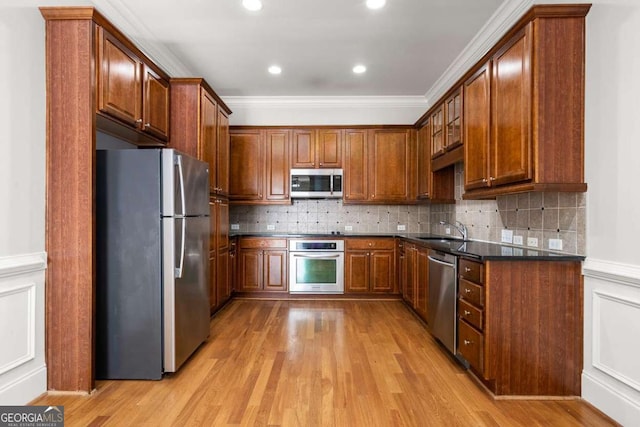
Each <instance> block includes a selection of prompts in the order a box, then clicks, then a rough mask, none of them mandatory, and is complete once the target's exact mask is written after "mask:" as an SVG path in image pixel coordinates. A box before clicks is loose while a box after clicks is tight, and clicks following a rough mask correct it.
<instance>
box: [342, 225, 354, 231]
mask: <svg viewBox="0 0 640 427" xmlns="http://www.w3.org/2000/svg"><path fill="white" fill-rule="evenodd" d="M344 231H353V225H345V226H344Z"/></svg>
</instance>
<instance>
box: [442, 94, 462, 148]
mask: <svg viewBox="0 0 640 427" xmlns="http://www.w3.org/2000/svg"><path fill="white" fill-rule="evenodd" d="M462 97H463V92H462V88H459V89H458V90H456V91H455V92H454V93H453V94H452V95H450V96H449V97H448V98H447V99H446V100H445V101H444V117H445V135H444V148H445V150H452V149H454V148H456V147H459V146H460V145H462Z"/></svg>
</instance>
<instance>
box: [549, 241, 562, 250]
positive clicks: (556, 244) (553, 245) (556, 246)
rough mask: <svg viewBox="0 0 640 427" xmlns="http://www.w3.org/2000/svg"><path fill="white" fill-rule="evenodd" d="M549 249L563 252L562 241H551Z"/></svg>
mask: <svg viewBox="0 0 640 427" xmlns="http://www.w3.org/2000/svg"><path fill="white" fill-rule="evenodd" d="M549 249H554V250H557V251H561V250H562V239H549Z"/></svg>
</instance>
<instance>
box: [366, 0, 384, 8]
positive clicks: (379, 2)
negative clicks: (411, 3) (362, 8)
mask: <svg viewBox="0 0 640 427" xmlns="http://www.w3.org/2000/svg"><path fill="white" fill-rule="evenodd" d="M386 3H387V0H367V7H368V8H369V9H382V8H383V7H384V5H385V4H386Z"/></svg>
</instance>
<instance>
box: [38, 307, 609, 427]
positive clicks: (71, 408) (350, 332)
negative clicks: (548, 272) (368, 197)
mask: <svg viewBox="0 0 640 427" xmlns="http://www.w3.org/2000/svg"><path fill="white" fill-rule="evenodd" d="M32 403H33V404H37V405H64V406H65V418H66V424H65V425H66V426H68V427H69V426H102V425H105V426H106V425H113V426H134V425H135V426H142V425H148V426H164V425H167V426H224V425H257V426H266V425H269V426H278V425H280V426H367V427H369V426H608V425H615V424H614V423H613V422H612V421H611V420H609V419H608V418H606V417H605V416H603V415H602V414H601V413H599V412H598V411H597V410H595V409H594V408H592V407H591V406H590V405H588V404H587V403H585V402H583V401H581V400H564V401H522V400H518V401H513V400H511V401H504V400H499V401H496V400H493V399H492V398H491V397H490V396H489V395H487V394H486V393H485V392H484V391H483V390H482V389H481V388H480V387H479V386H478V385H477V384H476V383H475V382H474V381H473V380H472V378H471V377H470V376H469V375H468V374H467V373H466V372H465V371H464V370H463V369H462V368H461V367H460V366H459V365H458V364H457V363H456V362H454V361H453V359H452V358H451V357H449V356H448V355H447V354H446V353H445V352H444V351H443V349H442V348H441V347H440V346H439V344H437V343H436V342H435V341H434V340H433V338H432V337H431V336H430V335H429V333H428V332H427V331H426V329H425V327H424V325H423V324H421V323H420V322H419V321H418V320H417V319H416V318H415V317H414V316H413V314H412V313H411V312H410V311H409V310H408V309H407V308H406V307H405V306H404V305H403V304H402V303H401V302H399V301H348V300H338V301H329V300H327V301H259V300H234V301H232V302H231V303H230V304H229V305H228V306H227V307H226V308H224V309H223V310H222V311H221V312H220V313H219V314H218V315H216V316H215V317H214V318H213V320H212V321H211V337H210V338H209V341H208V342H207V343H205V344H204V345H203V346H202V347H201V348H200V349H199V350H198V351H197V353H196V354H195V355H194V356H193V357H192V358H191V359H190V360H189V361H188V362H187V364H186V365H185V366H184V367H183V368H182V369H181V370H180V371H179V372H178V373H176V374H173V375H169V376H167V377H165V379H164V380H162V381H99V382H98V384H97V390H96V391H95V392H94V393H93V394H92V395H91V396H55V395H49V396H46V397H42V398H40V399H38V400H36V401H34V402H32Z"/></svg>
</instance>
